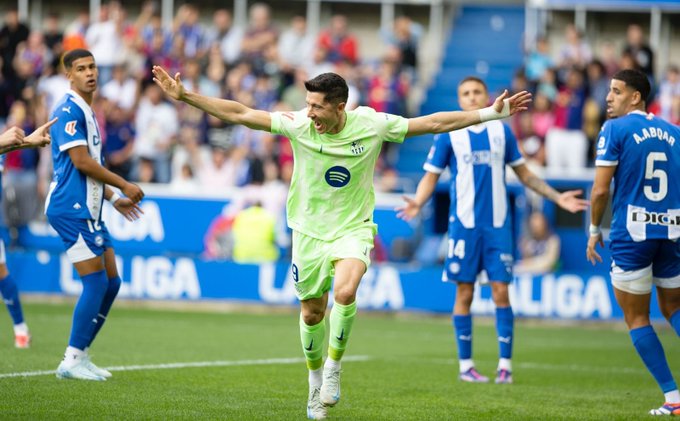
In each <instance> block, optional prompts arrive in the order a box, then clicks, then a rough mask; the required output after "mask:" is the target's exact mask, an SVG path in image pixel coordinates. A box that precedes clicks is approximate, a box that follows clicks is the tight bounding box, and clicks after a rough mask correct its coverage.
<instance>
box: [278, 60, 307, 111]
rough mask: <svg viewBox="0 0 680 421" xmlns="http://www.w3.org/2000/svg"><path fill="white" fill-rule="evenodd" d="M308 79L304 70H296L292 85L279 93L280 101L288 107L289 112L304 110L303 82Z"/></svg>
mask: <svg viewBox="0 0 680 421" xmlns="http://www.w3.org/2000/svg"><path fill="white" fill-rule="evenodd" d="M308 79H309V76H308V75H307V72H306V71H305V69H304V68H302V67H298V68H296V69H295V78H294V80H293V83H292V84H290V85H289V86H287V87H286V88H285V89H284V90H283V92H282V93H281V101H283V102H284V103H285V104H286V105H288V107H290V109H291V110H301V109H303V108H305V105H306V96H307V89H305V81H306V80H308Z"/></svg>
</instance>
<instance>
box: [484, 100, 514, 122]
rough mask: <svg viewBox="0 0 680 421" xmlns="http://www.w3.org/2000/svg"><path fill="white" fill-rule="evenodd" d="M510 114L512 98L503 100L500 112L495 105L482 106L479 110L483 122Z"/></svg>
mask: <svg viewBox="0 0 680 421" xmlns="http://www.w3.org/2000/svg"><path fill="white" fill-rule="evenodd" d="M509 116H510V99H504V100H503V109H502V110H501V112H500V113H499V112H498V111H496V110H495V109H494V108H493V106H491V107H486V108H482V109H480V110H479V119H480V120H481V122H482V123H484V122H486V121H490V120H500V119H501V118H505V117H509Z"/></svg>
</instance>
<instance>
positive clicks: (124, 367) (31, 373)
mask: <svg viewBox="0 0 680 421" xmlns="http://www.w3.org/2000/svg"><path fill="white" fill-rule="evenodd" d="M368 360H370V357H368V356H366V355H349V356H347V357H344V358H343V359H342V361H355V362H357V361H368ZM304 362H305V359H304V358H268V359H263V360H234V361H196V362H186V363H167V364H147V365H121V366H115V367H106V369H107V370H109V371H139V370H168V369H177V368H194V367H234V366H248V365H282V364H299V363H304ZM54 373H55V370H42V371H24V372H21V373H4V374H0V379H6V378H10V377H35V376H46V375H50V374H54Z"/></svg>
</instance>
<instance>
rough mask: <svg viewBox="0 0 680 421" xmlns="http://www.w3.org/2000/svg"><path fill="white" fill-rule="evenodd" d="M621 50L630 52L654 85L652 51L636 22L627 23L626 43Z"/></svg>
mask: <svg viewBox="0 0 680 421" xmlns="http://www.w3.org/2000/svg"><path fill="white" fill-rule="evenodd" d="M623 52H624V53H626V54H630V55H631V56H632V57H633V58H634V59H635V62H636V63H637V65H638V67H639V69H640V70H642V71H643V72H644V74H646V75H647V78H648V79H649V82H650V83H651V84H652V87H654V51H652V48H651V47H650V46H649V44H647V42H646V41H645V35H644V33H643V32H642V27H641V26H640V25H638V24H635V23H633V24H630V25H628V30H627V31H626V45H625V46H624V47H623Z"/></svg>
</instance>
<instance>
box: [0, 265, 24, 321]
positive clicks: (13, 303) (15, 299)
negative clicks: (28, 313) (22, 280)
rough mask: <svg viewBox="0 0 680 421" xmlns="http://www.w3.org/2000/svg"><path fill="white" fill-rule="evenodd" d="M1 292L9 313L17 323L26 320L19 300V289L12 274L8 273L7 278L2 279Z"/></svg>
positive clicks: (0, 283)
mask: <svg viewBox="0 0 680 421" xmlns="http://www.w3.org/2000/svg"><path fill="white" fill-rule="evenodd" d="M0 293H2V298H3V299H4V300H5V305H7V310H8V311H9V315H10V316H11V317H12V321H13V322H14V324H15V325H18V324H19V323H23V322H24V314H23V312H22V311H21V301H19V289H18V288H17V284H15V283H14V279H12V275H7V276H6V277H5V279H2V280H0Z"/></svg>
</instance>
